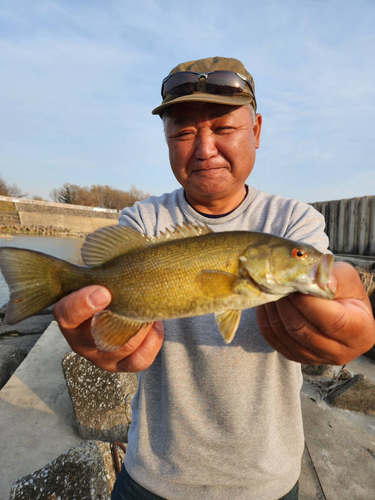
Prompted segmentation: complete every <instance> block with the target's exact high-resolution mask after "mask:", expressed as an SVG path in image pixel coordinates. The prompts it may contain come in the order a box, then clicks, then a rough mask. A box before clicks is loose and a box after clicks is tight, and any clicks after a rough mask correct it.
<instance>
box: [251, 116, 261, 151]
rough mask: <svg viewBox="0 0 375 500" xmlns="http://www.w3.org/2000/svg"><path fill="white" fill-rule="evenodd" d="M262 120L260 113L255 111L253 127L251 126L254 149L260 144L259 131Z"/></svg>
mask: <svg viewBox="0 0 375 500" xmlns="http://www.w3.org/2000/svg"><path fill="white" fill-rule="evenodd" d="M262 121H263V118H262V115H260V114H259V113H257V114H256V116H255V123H254V127H253V130H254V141H255V149H258V148H259V145H260V133H261V130H262Z"/></svg>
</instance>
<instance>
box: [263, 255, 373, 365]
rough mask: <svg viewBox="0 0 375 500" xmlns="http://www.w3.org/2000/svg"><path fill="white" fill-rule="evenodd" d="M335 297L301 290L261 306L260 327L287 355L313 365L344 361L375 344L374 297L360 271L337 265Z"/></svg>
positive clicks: (270, 341) (334, 287)
mask: <svg viewBox="0 0 375 500" xmlns="http://www.w3.org/2000/svg"><path fill="white" fill-rule="evenodd" d="M331 288H332V290H333V291H335V299H334V300H326V299H321V298H318V297H312V296H310V295H303V294H301V293H295V294H293V295H289V296H288V297H284V298H283V299H280V300H278V301H277V302H271V303H269V304H265V305H263V306H260V307H258V309H257V318H258V324H259V328H260V331H261V332H262V334H263V336H264V338H265V339H266V341H267V342H268V344H269V345H270V346H271V347H273V348H274V349H276V350H277V351H279V352H280V353H281V354H283V355H284V356H285V357H286V358H288V359H290V360H292V361H297V362H299V363H305V364H309V365H320V364H333V365H344V364H347V363H349V362H350V361H352V360H353V359H355V358H357V357H358V356H360V355H361V354H363V353H365V352H367V351H368V350H369V349H371V347H372V346H373V345H374V343H375V321H374V317H373V314H372V310H371V305H370V301H369V299H368V297H367V294H366V291H365V289H364V288H363V286H362V283H361V280H360V278H359V276H358V273H357V272H356V270H355V269H354V268H353V267H352V266H350V265H349V264H345V263H343V262H337V263H335V264H334V267H333V273H332V281H331Z"/></svg>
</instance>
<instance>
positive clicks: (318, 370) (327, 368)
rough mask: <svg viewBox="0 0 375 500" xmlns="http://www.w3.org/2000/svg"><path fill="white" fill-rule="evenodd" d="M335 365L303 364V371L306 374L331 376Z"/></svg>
mask: <svg viewBox="0 0 375 500" xmlns="http://www.w3.org/2000/svg"><path fill="white" fill-rule="evenodd" d="M332 368H333V365H318V366H313V365H302V372H303V373H304V374H305V375H313V376H323V375H324V376H329V375H330V374H331V371H332Z"/></svg>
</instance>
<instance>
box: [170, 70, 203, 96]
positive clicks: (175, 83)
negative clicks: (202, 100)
mask: <svg viewBox="0 0 375 500" xmlns="http://www.w3.org/2000/svg"><path fill="white" fill-rule="evenodd" d="M197 81H198V79H197V75H196V74H194V73H188V72H181V73H175V74H174V75H171V76H170V77H169V78H168V80H167V81H166V82H164V85H163V90H162V94H163V97H164V96H165V95H166V94H169V95H187V94H193V93H194V90H195V87H196V84H197Z"/></svg>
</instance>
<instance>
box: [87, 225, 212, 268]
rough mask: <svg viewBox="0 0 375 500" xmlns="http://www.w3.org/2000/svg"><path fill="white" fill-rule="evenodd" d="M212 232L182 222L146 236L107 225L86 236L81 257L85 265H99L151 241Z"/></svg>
mask: <svg viewBox="0 0 375 500" xmlns="http://www.w3.org/2000/svg"><path fill="white" fill-rule="evenodd" d="M207 233H212V230H211V229H210V228H209V227H208V226H200V225H199V226H198V225H194V224H185V223H184V224H182V225H180V226H177V227H176V228H171V229H169V228H168V229H166V230H165V231H164V232H161V233H160V236H146V235H145V234H143V233H140V232H139V231H137V230H136V229H133V228H132V227H128V226H121V225H119V226H108V227H103V228H101V229H98V230H97V231H95V232H94V233H91V234H89V235H88V236H87V238H86V240H85V242H84V244H83V245H82V250H81V254H82V259H83V262H84V263H85V264H86V265H87V266H90V267H92V266H100V265H101V264H104V262H109V261H110V260H112V259H114V258H115V257H119V256H120V255H123V254H124V253H126V252H129V251H130V250H135V249H137V248H143V247H145V246H147V245H149V244H152V243H161V242H164V241H170V240H180V239H182V238H191V237H193V236H200V235H202V234H207Z"/></svg>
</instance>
